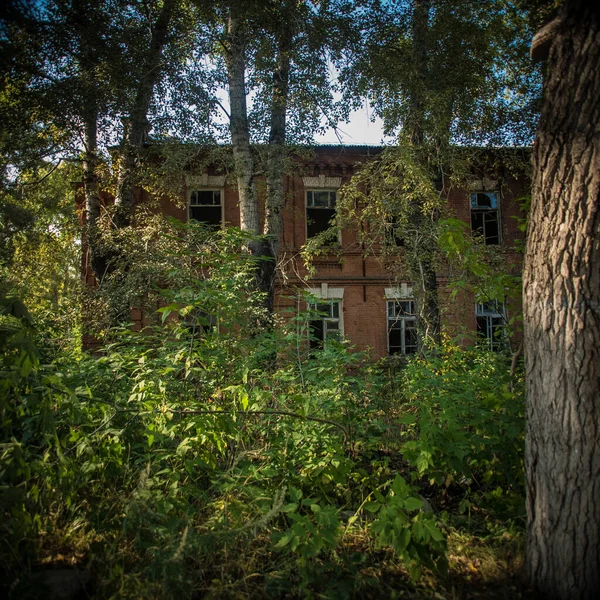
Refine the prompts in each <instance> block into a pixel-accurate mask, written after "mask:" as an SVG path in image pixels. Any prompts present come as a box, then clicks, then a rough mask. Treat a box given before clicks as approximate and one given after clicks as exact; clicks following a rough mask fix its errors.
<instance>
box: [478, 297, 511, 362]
mask: <svg viewBox="0 0 600 600" xmlns="http://www.w3.org/2000/svg"><path fill="white" fill-rule="evenodd" d="M475 318H476V319H477V321H478V322H477V333H478V339H479V341H480V343H485V345H486V346H487V347H488V349H489V350H492V351H496V352H497V351H499V350H502V349H503V348H504V346H505V344H506V336H505V327H506V307H505V305H504V302H500V301H498V300H491V301H489V302H478V303H477V304H476V305H475ZM479 319H484V320H485V332H484V333H485V335H479V332H480V329H479ZM496 329H499V330H500V333H499V335H495V330H496ZM484 340H485V342H484Z"/></svg>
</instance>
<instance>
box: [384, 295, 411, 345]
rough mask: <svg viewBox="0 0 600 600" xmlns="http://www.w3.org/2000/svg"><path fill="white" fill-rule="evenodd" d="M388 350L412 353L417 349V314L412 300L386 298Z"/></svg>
mask: <svg viewBox="0 0 600 600" xmlns="http://www.w3.org/2000/svg"><path fill="white" fill-rule="evenodd" d="M387 324H388V327H387V329H388V352H389V353H390V354H414V353H415V352H416V351H417V315H416V312H415V301H414V300H388V303H387Z"/></svg>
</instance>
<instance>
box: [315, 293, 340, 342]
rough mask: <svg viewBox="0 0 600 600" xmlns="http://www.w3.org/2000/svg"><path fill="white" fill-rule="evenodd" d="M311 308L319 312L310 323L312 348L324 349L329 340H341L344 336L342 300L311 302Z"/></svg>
mask: <svg viewBox="0 0 600 600" xmlns="http://www.w3.org/2000/svg"><path fill="white" fill-rule="evenodd" d="M310 309H311V310H312V311H315V312H318V313H319V315H318V316H317V317H311V320H310V323H309V331H310V338H309V339H310V349H311V350H322V349H323V348H324V347H325V345H326V344H327V340H332V339H335V340H340V339H341V336H342V331H341V325H340V302H339V301H332V302H328V303H324V302H318V303H311V305H310Z"/></svg>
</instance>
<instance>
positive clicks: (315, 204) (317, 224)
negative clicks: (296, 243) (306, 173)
mask: <svg viewBox="0 0 600 600" xmlns="http://www.w3.org/2000/svg"><path fill="white" fill-rule="evenodd" d="M335 203H336V192H335V191H332V190H308V191H307V192H306V239H307V240H309V239H310V238H312V237H315V236H316V235H317V234H319V233H322V232H323V231H327V230H328V229H329V228H330V227H331V225H332V222H333V219H334V217H335Z"/></svg>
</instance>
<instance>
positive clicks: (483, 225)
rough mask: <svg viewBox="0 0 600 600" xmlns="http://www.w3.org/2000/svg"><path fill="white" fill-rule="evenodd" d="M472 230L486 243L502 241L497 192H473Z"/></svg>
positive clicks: (492, 243) (493, 243) (491, 243)
mask: <svg viewBox="0 0 600 600" xmlns="http://www.w3.org/2000/svg"><path fill="white" fill-rule="evenodd" d="M471 231H472V232H473V233H474V234H475V235H477V236H480V237H482V238H483V241H484V243H485V244H486V245H495V244H499V243H500V219H499V212H498V193H497V192H477V193H474V194H471Z"/></svg>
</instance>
